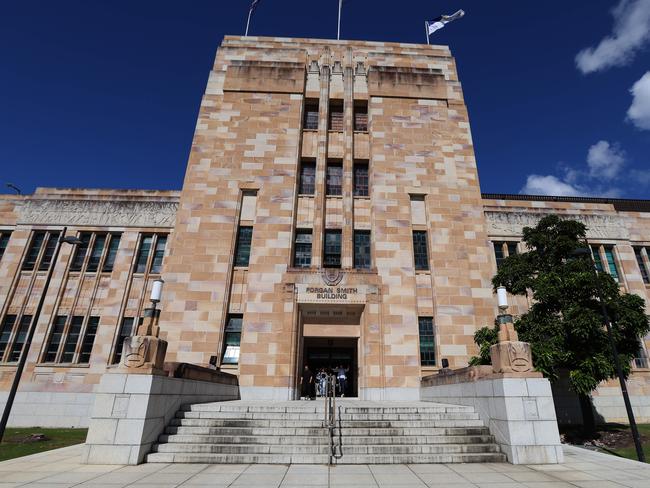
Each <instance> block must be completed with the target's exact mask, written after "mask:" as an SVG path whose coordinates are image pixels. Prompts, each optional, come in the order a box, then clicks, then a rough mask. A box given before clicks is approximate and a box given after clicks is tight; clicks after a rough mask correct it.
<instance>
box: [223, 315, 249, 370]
mask: <svg viewBox="0 0 650 488" xmlns="http://www.w3.org/2000/svg"><path fill="white" fill-rule="evenodd" d="M234 320H238V323H237V324H235V323H233V321H234ZM243 325H244V315H243V314H241V313H230V314H228V316H227V317H226V323H225V325H224V328H223V347H222V352H221V364H222V365H228V366H237V365H239V354H240V352H241V334H242V329H243V328H244V327H243ZM229 337H237V339H238V340H237V344H228V338H229ZM230 346H232V347H233V348H236V350H237V354H235V355H233V357H235V358H236V359H235V360H234V361H226V353H227V352H228V348H229V347H230ZM229 357H230V356H229Z"/></svg>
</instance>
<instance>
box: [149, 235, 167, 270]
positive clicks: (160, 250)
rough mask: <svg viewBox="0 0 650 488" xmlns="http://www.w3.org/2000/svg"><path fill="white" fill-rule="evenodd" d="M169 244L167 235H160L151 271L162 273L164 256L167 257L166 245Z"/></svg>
mask: <svg viewBox="0 0 650 488" xmlns="http://www.w3.org/2000/svg"><path fill="white" fill-rule="evenodd" d="M166 245H167V236H158V238H157V239H156V247H155V250H154V252H153V262H152V263H151V272H152V273H160V271H161V270H162V263H163V258H164V257H165V246H166Z"/></svg>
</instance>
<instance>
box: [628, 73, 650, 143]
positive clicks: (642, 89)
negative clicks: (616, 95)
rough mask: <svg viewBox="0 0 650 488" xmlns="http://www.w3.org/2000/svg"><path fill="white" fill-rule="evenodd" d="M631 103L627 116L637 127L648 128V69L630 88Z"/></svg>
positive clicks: (649, 81)
mask: <svg viewBox="0 0 650 488" xmlns="http://www.w3.org/2000/svg"><path fill="white" fill-rule="evenodd" d="M630 93H631V94H632V105H630V108H629V109H628V111H627V118H628V120H630V121H631V122H632V123H633V124H634V125H635V126H636V127H637V128H639V129H642V130H650V71H648V72H647V73H646V74H644V75H643V76H642V77H641V79H640V80H639V81H637V82H636V83H635V84H634V86H632V88H631V89H630Z"/></svg>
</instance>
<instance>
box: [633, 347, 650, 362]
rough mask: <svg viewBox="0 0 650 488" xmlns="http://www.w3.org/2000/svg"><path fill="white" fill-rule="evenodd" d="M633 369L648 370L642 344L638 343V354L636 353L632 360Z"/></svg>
mask: <svg viewBox="0 0 650 488" xmlns="http://www.w3.org/2000/svg"><path fill="white" fill-rule="evenodd" d="M634 367H635V368H644V369H648V368H650V361H648V353H647V352H646V351H645V347H644V346H643V342H641V341H639V352H637V354H636V357H635V358H634Z"/></svg>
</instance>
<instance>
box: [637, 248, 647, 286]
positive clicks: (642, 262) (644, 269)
mask: <svg viewBox="0 0 650 488" xmlns="http://www.w3.org/2000/svg"><path fill="white" fill-rule="evenodd" d="M644 253H645V255H646V259H648V258H650V247H646V248H645V249H644V248H643V247H635V248H634V255H635V256H636V262H637V264H638V265H639V270H640V271H641V278H642V279H643V282H644V283H645V284H646V285H647V284H650V271H649V270H648V265H647V263H646V261H645V260H644V258H643V254H644Z"/></svg>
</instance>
